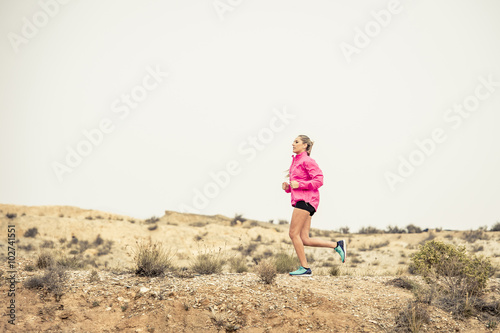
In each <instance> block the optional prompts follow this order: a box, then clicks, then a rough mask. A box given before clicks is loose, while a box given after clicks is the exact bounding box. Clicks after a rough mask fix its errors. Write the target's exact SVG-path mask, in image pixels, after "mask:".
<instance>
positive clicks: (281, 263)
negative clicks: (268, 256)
mask: <svg viewBox="0 0 500 333" xmlns="http://www.w3.org/2000/svg"><path fill="white" fill-rule="evenodd" d="M274 261H275V265H276V271H277V272H278V273H289V272H291V271H294V270H295V269H297V267H298V266H299V264H300V263H299V260H298V258H297V257H295V256H294V255H290V254H287V253H285V252H279V253H278V254H277V255H276V257H275V259H274Z"/></svg>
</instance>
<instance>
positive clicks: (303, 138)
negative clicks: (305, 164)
mask: <svg viewBox="0 0 500 333" xmlns="http://www.w3.org/2000/svg"><path fill="white" fill-rule="evenodd" d="M298 137H299V138H300V140H301V141H302V143H305V144H306V145H307V147H306V152H307V156H311V151H312V149H313V145H314V141H312V140H311V139H310V138H309V137H308V136H307V135H304V134H301V135H298ZM285 172H287V175H286V178H290V173H289V170H285Z"/></svg>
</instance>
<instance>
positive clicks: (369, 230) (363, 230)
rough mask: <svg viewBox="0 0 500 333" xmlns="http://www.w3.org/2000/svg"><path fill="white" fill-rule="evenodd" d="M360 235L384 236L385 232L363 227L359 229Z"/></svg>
mask: <svg viewBox="0 0 500 333" xmlns="http://www.w3.org/2000/svg"><path fill="white" fill-rule="evenodd" d="M358 233H360V234H383V233H384V231H383V230H380V229H377V228H375V227H370V226H369V227H362V228H361V229H359V232H358Z"/></svg>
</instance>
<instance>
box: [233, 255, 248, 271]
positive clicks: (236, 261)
mask: <svg viewBox="0 0 500 333" xmlns="http://www.w3.org/2000/svg"><path fill="white" fill-rule="evenodd" d="M229 265H230V267H231V272H234V273H245V272H248V267H247V265H246V264H245V258H243V257H233V258H231V259H229Z"/></svg>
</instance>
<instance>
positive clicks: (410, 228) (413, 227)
mask: <svg viewBox="0 0 500 333" xmlns="http://www.w3.org/2000/svg"><path fill="white" fill-rule="evenodd" d="M406 230H407V231H408V233H409V234H420V233H421V232H422V229H421V228H420V227H417V226H416V225H414V224H409V225H407V226H406Z"/></svg>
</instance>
